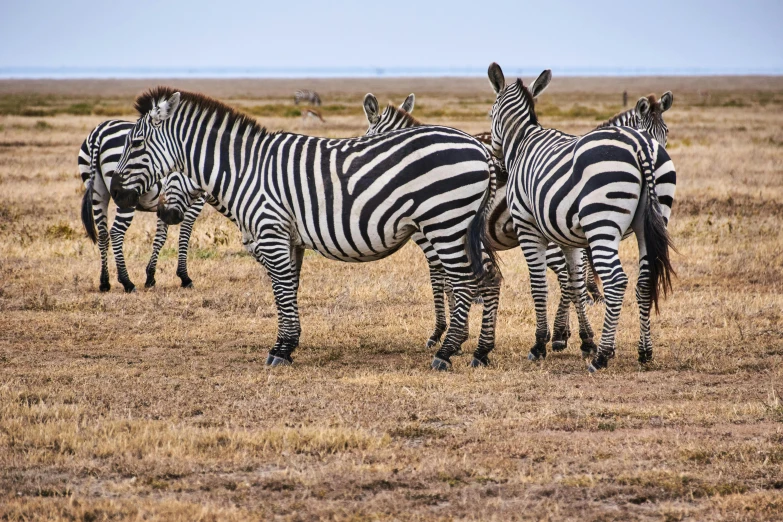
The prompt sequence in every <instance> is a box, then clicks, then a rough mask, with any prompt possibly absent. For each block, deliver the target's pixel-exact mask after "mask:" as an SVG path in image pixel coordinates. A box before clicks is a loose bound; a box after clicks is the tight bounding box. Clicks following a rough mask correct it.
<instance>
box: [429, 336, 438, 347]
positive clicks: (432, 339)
mask: <svg viewBox="0 0 783 522" xmlns="http://www.w3.org/2000/svg"><path fill="white" fill-rule="evenodd" d="M439 342H440V337H435V336H434V335H433V336H432V337H430V338H429V339H428V340H427V349H428V350H429V349H430V348H435V347H436V346H438V343H439Z"/></svg>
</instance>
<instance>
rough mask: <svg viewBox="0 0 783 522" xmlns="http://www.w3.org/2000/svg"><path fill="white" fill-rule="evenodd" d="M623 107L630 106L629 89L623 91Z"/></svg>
mask: <svg viewBox="0 0 783 522" xmlns="http://www.w3.org/2000/svg"><path fill="white" fill-rule="evenodd" d="M623 107H628V91H623Z"/></svg>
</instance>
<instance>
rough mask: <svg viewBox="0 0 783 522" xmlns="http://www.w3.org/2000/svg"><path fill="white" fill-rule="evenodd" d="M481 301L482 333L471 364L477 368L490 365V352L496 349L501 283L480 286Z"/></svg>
mask: <svg viewBox="0 0 783 522" xmlns="http://www.w3.org/2000/svg"><path fill="white" fill-rule="evenodd" d="M478 293H479V294H480V295H481V301H482V303H483V305H484V310H483V312H482V318H481V334H480V335H479V341H478V347H477V348H476V351H475V352H473V360H472V361H471V362H470V366H472V367H474V368H477V367H481V366H489V362H490V361H489V353H490V352H491V351H492V350H494V349H495V327H496V326H497V311H498V304H499V302H500V284H497V285H495V284H493V285H490V286H484V287H480V288H479V292H478Z"/></svg>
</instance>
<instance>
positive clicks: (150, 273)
mask: <svg viewBox="0 0 783 522" xmlns="http://www.w3.org/2000/svg"><path fill="white" fill-rule="evenodd" d="M168 231H169V226H168V225H167V224H166V223H164V222H163V221H162V220H161V219H160V218H158V225H157V227H156V228H155V239H154V240H153V241H152V255H151V256H150V262H149V263H147V270H146V272H147V280H146V281H145V282H144V287H145V288H152V287H153V286H155V269H156V268H157V266H158V255H159V254H160V249H161V248H163V245H164V244H165V243H166V236H167V235H168Z"/></svg>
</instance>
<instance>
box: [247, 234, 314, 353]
mask: <svg viewBox="0 0 783 522" xmlns="http://www.w3.org/2000/svg"><path fill="white" fill-rule="evenodd" d="M291 250H292V249H291V244H290V240H289V239H288V238H281V237H271V236H264V237H263V238H261V239H260V240H259V241H257V242H256V243H255V245H254V246H253V249H252V252H253V255H254V256H255V258H256V259H257V260H258V261H260V262H261V264H263V265H264V267H265V268H266V272H267V274H268V275H269V279H271V280H272V291H273V292H274V294H275V306H276V307H277V341H275V345H274V346H273V347H272V349H271V350H269V356H268V357H267V360H266V364H267V365H268V366H288V365H290V364H292V363H293V362H294V361H293V359H292V357H291V354H292V353H293V351H294V350H295V349H296V347H297V346H299V335H300V334H301V331H302V329H301V326H300V323H299V305H298V303H297V289H298V277H297V275H296V273H295V271H294V267H295V266H296V264H297V262H296V260H295V259H293V256H292V251H291Z"/></svg>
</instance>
